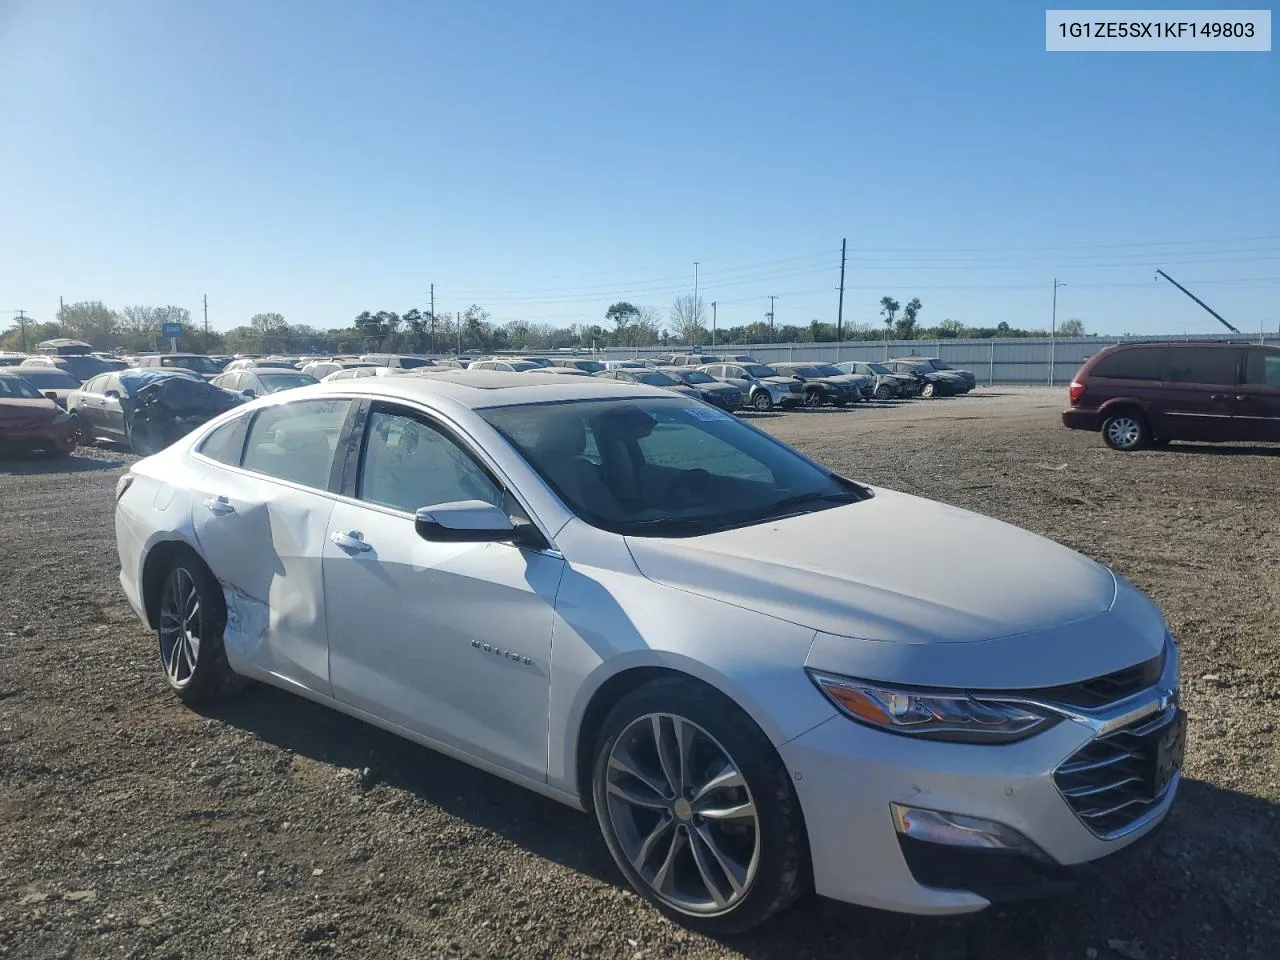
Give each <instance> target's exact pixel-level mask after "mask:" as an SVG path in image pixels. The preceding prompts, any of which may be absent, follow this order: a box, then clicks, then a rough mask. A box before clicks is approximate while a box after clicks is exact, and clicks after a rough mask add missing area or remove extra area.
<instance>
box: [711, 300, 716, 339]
mask: <svg viewBox="0 0 1280 960" xmlns="http://www.w3.org/2000/svg"><path fill="white" fill-rule="evenodd" d="M715 345H716V302H715V301H714V300H712V301H711V346H712V347H715Z"/></svg>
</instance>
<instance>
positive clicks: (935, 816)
mask: <svg viewBox="0 0 1280 960" xmlns="http://www.w3.org/2000/svg"><path fill="white" fill-rule="evenodd" d="M889 809H890V810H891V811H892V812H893V825H894V827H895V828H896V829H897V831H898V833H900V834H901V835H902V836H904V837H911V838H912V839H914V840H922V841H924V842H925V843H939V844H943V845H944V846H948V847H968V848H970V849H975V848H976V849H982V850H1011V851H1016V852H1018V853H1025V854H1028V855H1030V856H1032V857H1035V858H1036V859H1038V860H1047V859H1048V856H1047V855H1046V854H1045V853H1044V851H1043V850H1041V849H1040V848H1039V847H1037V846H1036V845H1035V844H1034V843H1032V842H1031V841H1030V840H1028V839H1027V838H1026V837H1024V836H1023V835H1022V834H1020V833H1019V832H1018V831H1017V830H1014V829H1013V828H1012V827H1006V826H1005V825H1004V824H1003V823H996V822H995V821H994V820H983V819H982V818H981V817H967V816H965V815H964V814H960V813H943V812H942V811H940V810H921V809H919V808H918V807H908V806H904V805H902V804H900V803H891V804H889Z"/></svg>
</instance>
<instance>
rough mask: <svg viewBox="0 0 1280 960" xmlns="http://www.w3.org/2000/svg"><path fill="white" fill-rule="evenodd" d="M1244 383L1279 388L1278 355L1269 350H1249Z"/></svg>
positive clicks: (1279, 365) (1279, 355) (1279, 359)
mask: <svg viewBox="0 0 1280 960" xmlns="http://www.w3.org/2000/svg"><path fill="white" fill-rule="evenodd" d="M1244 382H1245V383H1256V384H1260V385H1262V386H1267V387H1280V353H1274V352H1272V351H1270V350H1250V351H1249V363H1248V365H1247V366H1246V368H1245V374H1244Z"/></svg>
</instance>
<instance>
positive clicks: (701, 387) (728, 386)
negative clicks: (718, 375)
mask: <svg viewBox="0 0 1280 960" xmlns="http://www.w3.org/2000/svg"><path fill="white" fill-rule="evenodd" d="M685 386H686V387H688V388H689V389H690V390H693V391H694V392H707V393H741V392H742V391H741V390H739V389H738V388H737V387H735V386H734V385H733V384H732V383H719V382H716V383H686V384H685Z"/></svg>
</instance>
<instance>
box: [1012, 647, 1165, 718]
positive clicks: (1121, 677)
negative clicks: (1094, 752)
mask: <svg viewBox="0 0 1280 960" xmlns="http://www.w3.org/2000/svg"><path fill="white" fill-rule="evenodd" d="M1164 660H1165V654H1164V653H1161V654H1160V655H1159V656H1155V657H1152V658H1151V659H1150V660H1147V661H1145V662H1143V663H1139V664H1136V665H1134V666H1132V667H1126V668H1125V669H1123V670H1117V671H1116V672H1115V673H1108V674H1106V675H1105V676H1101V677H1094V678H1093V679H1092V680H1082V681H1080V682H1079V683H1068V684H1064V685H1063V686H1060V687H1048V688H1045V687H1041V688H1040V689H1038V690H1026V691H1023V693H1024V694H1026V695H1028V696H1034V697H1035V698H1036V699H1037V700H1044V701H1049V702H1052V703H1061V704H1064V705H1066V706H1070V707H1080V708H1083V709H1085V710H1092V709H1095V708H1097V707H1105V706H1109V705H1110V704H1113V703H1115V702H1116V701H1117V700H1123V699H1124V698H1125V697H1131V696H1133V695H1134V694H1135V693H1138V692H1140V691H1142V690H1145V689H1147V687H1150V686H1152V685H1154V684H1155V683H1157V682H1158V681H1159V680H1160V676H1161V675H1162V674H1163V673H1164Z"/></svg>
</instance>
